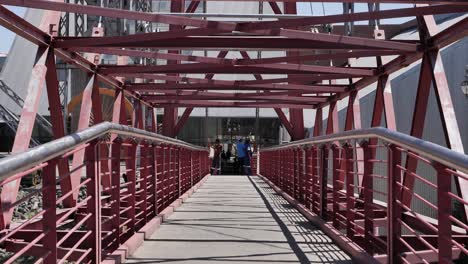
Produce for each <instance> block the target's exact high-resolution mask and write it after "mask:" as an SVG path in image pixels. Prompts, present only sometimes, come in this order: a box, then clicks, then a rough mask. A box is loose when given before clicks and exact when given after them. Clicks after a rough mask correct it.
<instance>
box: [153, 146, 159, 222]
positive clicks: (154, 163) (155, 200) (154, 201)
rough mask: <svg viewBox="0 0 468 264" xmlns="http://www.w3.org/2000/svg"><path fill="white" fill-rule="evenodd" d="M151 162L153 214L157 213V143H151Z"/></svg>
mask: <svg viewBox="0 0 468 264" xmlns="http://www.w3.org/2000/svg"><path fill="white" fill-rule="evenodd" d="M151 162H152V165H153V170H152V174H153V189H152V193H153V214H154V216H156V215H158V165H159V161H158V145H157V144H155V143H153V144H151Z"/></svg>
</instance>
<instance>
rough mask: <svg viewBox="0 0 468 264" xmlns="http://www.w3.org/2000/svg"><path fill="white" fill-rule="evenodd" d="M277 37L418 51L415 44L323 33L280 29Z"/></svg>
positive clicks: (350, 45)
mask: <svg viewBox="0 0 468 264" xmlns="http://www.w3.org/2000/svg"><path fill="white" fill-rule="evenodd" d="M278 35H279V36H283V37H287V38H291V39H305V40H313V41H318V42H322V43H327V44H338V43H339V44H346V45H349V47H359V48H378V49H390V50H400V51H406V52H416V51H418V45H417V44H411V43H404V42H399V41H390V40H380V39H370V38H361V37H351V36H343V35H335V34H325V33H314V32H305V31H299V30H291V29H280V31H279V33H278Z"/></svg>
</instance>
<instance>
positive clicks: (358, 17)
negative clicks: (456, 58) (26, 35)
mask: <svg viewBox="0 0 468 264" xmlns="http://www.w3.org/2000/svg"><path fill="white" fill-rule="evenodd" d="M247 1H257V0H247ZM257 2H258V1H257ZM283 2H297V1H296V0H284V1H283ZM323 2H329V1H323ZM331 2H366V3H368V2H373V3H386V2H393V3H406V4H407V3H408V1H406V0H400V1H390V0H382V1H377V0H376V1H365V0H360V1H351V0H342V1H331ZM411 3H427V4H439V5H433V6H424V7H417V8H400V9H393V10H383V11H375V12H359V13H351V14H342V15H328V16H314V17H310V18H297V19H286V20H280V21H263V22H242V23H238V24H237V28H236V24H235V23H227V22H215V21H207V20H201V19H192V18H186V17H180V16H174V15H162V14H152V13H143V12H136V11H128V10H121V9H115V8H104V7H98V6H90V5H78V4H69V3H58V2H53V1H47V0H28V1H24V0H2V4H5V5H14V6H23V7H31V8H39V9H47V10H55V11H62V12H70V13H80V14H87V15H95V16H104V17H113V18H126V19H131V20H142V21H148V22H157V23H166V24H173V25H182V26H192V27H208V25H210V26H211V27H218V28H219V29H220V30H228V31H229V30H234V29H236V30H238V31H255V30H260V29H267V30H270V29H273V28H285V27H289V28H291V27H300V26H307V25H321V24H330V23H341V22H351V21H366V20H374V19H386V18H399V17H414V16H423V15H431V14H444V13H459V12H467V11H468V4H467V2H466V1H465V0H453V1H431V0H425V1H423V0H421V1H417V0H416V1H415V0H411Z"/></svg>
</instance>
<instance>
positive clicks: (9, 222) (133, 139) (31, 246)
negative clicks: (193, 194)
mask: <svg viewBox="0 0 468 264" xmlns="http://www.w3.org/2000/svg"><path fill="white" fill-rule="evenodd" d="M82 151H84V159H83V162H82V163H81V164H79V165H78V166H75V167H72V166H71V160H72V158H73V156H74V155H78V153H80V152H82ZM61 162H64V163H65V164H67V165H68V166H69V167H70V172H69V173H67V174H66V175H61V174H60V173H59V169H58V168H57V167H58V164H60V163H61ZM0 168H2V169H0V180H1V181H0V186H1V187H2V191H4V190H6V189H5V186H7V185H10V186H11V185H14V184H15V183H17V182H19V181H20V180H21V179H25V178H29V177H31V175H32V174H33V173H35V172H37V171H41V172H42V173H41V178H42V183H39V184H38V185H36V186H34V187H28V188H26V187H21V188H20V196H23V197H18V198H17V199H14V200H13V201H12V203H10V204H8V203H6V202H5V201H2V206H3V208H2V224H3V226H2V229H1V232H0V245H1V248H2V249H4V250H5V251H6V253H5V254H4V256H3V259H0V262H2V263H26V262H27V263H29V262H31V263H66V262H74V263H99V262H101V261H102V260H104V259H106V257H108V256H109V255H110V254H112V253H113V252H114V251H115V250H117V249H118V248H119V246H121V245H122V244H123V243H124V242H125V241H127V240H128V239H129V238H131V237H132V236H133V235H134V234H135V233H136V232H138V231H139V230H140V229H141V228H142V227H143V226H145V224H147V223H148V222H149V221H150V220H151V219H153V218H154V217H156V216H157V215H158V214H159V213H160V212H161V211H162V210H164V209H165V208H166V207H167V206H168V205H170V204H171V203H172V202H174V201H175V200H176V199H178V198H179V197H180V196H181V195H182V194H184V193H185V192H186V191H187V190H189V189H190V188H191V187H192V186H194V185H195V184H196V183H198V182H199V181H200V180H201V179H202V178H203V177H204V176H205V175H207V174H208V172H209V160H208V151H207V149H205V148H199V147H196V146H193V145H190V144H186V143H184V142H181V141H177V140H174V139H170V138H165V137H162V136H159V135H156V134H153V133H149V132H146V131H143V130H138V129H132V128H128V127H124V126H120V125H114V124H110V123H103V124H100V125H97V126H94V127H91V128H89V129H86V130H84V131H82V132H79V133H77V134H75V135H71V136H68V137H65V138H62V139H59V140H56V141H53V142H50V143H47V144H45V145H42V146H40V147H37V148H34V149H32V150H29V151H27V152H25V153H21V154H18V155H14V156H11V157H8V158H5V159H2V160H0ZM70 175H71V176H72V178H70ZM73 177H75V178H73ZM73 181H76V184H71V188H69V189H70V190H69V191H63V190H64V189H65V188H64V186H66V185H65V184H64V183H65V182H67V183H71V182H73ZM9 190H11V189H9ZM15 198H16V197H15ZM31 201H34V202H36V203H37V204H36V205H35V206H29V207H27V205H28V204H30V203H31ZM41 204H42V205H41ZM25 205H26V207H27V208H26V209H25ZM11 216H13V218H11Z"/></svg>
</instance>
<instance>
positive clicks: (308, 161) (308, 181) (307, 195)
mask: <svg viewBox="0 0 468 264" xmlns="http://www.w3.org/2000/svg"><path fill="white" fill-rule="evenodd" d="M312 170H313V168H312V146H307V148H306V149H305V172H304V173H305V174H304V180H305V192H304V200H305V206H306V207H307V209H309V210H311V209H312V179H313V178H312V177H313V174H312Z"/></svg>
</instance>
